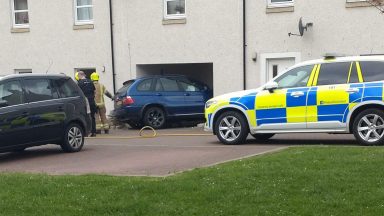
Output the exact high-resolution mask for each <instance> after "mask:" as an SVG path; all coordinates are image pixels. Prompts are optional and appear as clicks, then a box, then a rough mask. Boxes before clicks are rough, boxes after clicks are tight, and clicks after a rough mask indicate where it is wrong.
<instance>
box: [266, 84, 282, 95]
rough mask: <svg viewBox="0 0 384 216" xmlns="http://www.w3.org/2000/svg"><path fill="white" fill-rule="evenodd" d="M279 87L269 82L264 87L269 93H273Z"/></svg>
mask: <svg viewBox="0 0 384 216" xmlns="http://www.w3.org/2000/svg"><path fill="white" fill-rule="evenodd" d="M278 87H279V84H277V82H270V83H267V84H266V85H265V90H268V91H269V92H271V93H272V92H273V90H275V89H277V88H278Z"/></svg>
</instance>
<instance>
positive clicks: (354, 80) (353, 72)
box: [349, 62, 359, 83]
mask: <svg viewBox="0 0 384 216" xmlns="http://www.w3.org/2000/svg"><path fill="white" fill-rule="evenodd" d="M358 82H359V77H358V76H357V69H356V63H355V62H353V64H352V69H351V76H350V77H349V83H358Z"/></svg>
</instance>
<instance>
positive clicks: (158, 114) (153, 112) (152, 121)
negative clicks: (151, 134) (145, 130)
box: [144, 107, 166, 129]
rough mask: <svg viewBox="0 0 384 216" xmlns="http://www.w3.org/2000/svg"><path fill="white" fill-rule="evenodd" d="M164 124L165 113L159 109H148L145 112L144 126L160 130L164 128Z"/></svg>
mask: <svg viewBox="0 0 384 216" xmlns="http://www.w3.org/2000/svg"><path fill="white" fill-rule="evenodd" d="M165 123H166V120H165V112H164V111H163V109H161V108H160V107H150V108H149V109H147V110H146V111H145V114H144V124H145V125H146V126H150V127H153V128H154V129H160V128H163V127H164V126H165Z"/></svg>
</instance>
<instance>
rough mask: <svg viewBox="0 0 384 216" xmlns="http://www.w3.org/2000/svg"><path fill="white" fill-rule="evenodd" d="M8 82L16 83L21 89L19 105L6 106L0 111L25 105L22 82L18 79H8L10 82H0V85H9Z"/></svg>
mask: <svg viewBox="0 0 384 216" xmlns="http://www.w3.org/2000/svg"><path fill="white" fill-rule="evenodd" d="M9 82H18V83H19V85H20V88H21V103H20V104H15V105H8V106H5V107H0V109H3V108H10V107H15V106H21V105H23V104H26V103H27V102H26V100H27V99H26V94H25V91H24V86H23V82H22V81H21V80H19V79H10V80H3V81H1V82H0V85H5V84H6V83H9Z"/></svg>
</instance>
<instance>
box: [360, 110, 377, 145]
mask: <svg viewBox="0 0 384 216" xmlns="http://www.w3.org/2000/svg"><path fill="white" fill-rule="evenodd" d="M353 134H354V135H355V137H356V139H357V140H358V141H359V142H360V143H361V144H363V145H383V144H384V112H383V111H381V110H378V109H368V110H365V111H363V112H361V113H360V114H359V115H358V116H357V117H356V119H355V121H354V124H353Z"/></svg>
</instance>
